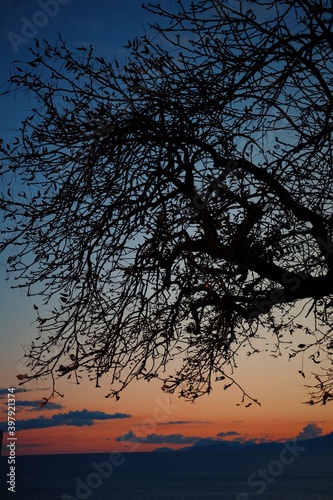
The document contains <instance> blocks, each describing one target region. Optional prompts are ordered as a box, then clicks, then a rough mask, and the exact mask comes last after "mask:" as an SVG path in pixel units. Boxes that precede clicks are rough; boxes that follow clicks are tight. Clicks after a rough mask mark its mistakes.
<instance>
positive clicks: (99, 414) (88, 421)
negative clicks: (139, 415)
mask: <svg viewBox="0 0 333 500" xmlns="http://www.w3.org/2000/svg"><path fill="white" fill-rule="evenodd" d="M131 416H132V415H129V414H127V413H113V414H110V413H105V412H103V411H89V410H86V409H84V410H80V411H78V410H77V411H69V412H68V413H57V414H55V415H52V417H44V416H41V417H38V418H29V419H26V420H19V419H18V420H17V421H16V430H18V431H20V430H27V429H45V428H47V427H57V426H59V425H72V426H75V427H84V426H92V425H95V420H99V421H102V420H114V419H119V418H130V417H131ZM6 424H7V422H1V423H0V427H5V426H6Z"/></svg>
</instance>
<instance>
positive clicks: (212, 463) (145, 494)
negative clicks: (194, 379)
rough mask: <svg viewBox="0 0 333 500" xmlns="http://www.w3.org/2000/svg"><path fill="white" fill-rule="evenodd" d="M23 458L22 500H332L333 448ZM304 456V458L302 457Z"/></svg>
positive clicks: (19, 470)
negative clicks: (253, 499) (254, 499)
mask: <svg viewBox="0 0 333 500" xmlns="http://www.w3.org/2000/svg"><path fill="white" fill-rule="evenodd" d="M282 450H283V448H281V451H280V452H278V451H277V450H274V451H272V450H271V451H263V450H262V451H260V452H258V451H256V452H254V451H245V452H244V451H240V450H228V451H223V452H221V451H219V452H205V451H203V452H200V453H193V452H183V453H181V452H176V453H173V452H169V453H168V452H165V453H163V452H155V453H154V452H141V453H118V454H117V453H110V454H108V453H93V454H90V453H89V454H66V455H24V456H18V457H17V462H16V488H15V493H13V492H10V491H8V489H7V486H6V481H7V478H6V474H8V463H7V457H1V460H0V480H1V486H0V498H1V499H7V498H12V499H15V500H203V499H205V500H210V499H211V500H214V499H220V500H224V499H226V500H231V499H233V500H247V499H252V498H258V499H262V500H265V499H267V500H268V499H269V500H281V499H283V500H332V498H333V460H332V458H333V450H305V451H297V450H296V451H294V453H293V452H292V450H291V451H290V450H289V451H288V450H287V451H286V452H284V453H283V454H282ZM297 455H298V456H297Z"/></svg>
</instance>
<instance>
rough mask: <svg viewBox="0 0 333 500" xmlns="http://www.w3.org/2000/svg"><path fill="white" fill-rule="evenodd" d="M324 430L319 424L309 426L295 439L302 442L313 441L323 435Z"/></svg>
mask: <svg viewBox="0 0 333 500" xmlns="http://www.w3.org/2000/svg"><path fill="white" fill-rule="evenodd" d="M322 431H323V429H322V428H321V427H318V425H317V424H308V425H306V426H305V427H303V430H302V431H301V432H300V433H299V434H298V436H296V438H295V439H297V440H299V441H302V440H304V439H313V438H316V437H318V436H320V435H321V433H322Z"/></svg>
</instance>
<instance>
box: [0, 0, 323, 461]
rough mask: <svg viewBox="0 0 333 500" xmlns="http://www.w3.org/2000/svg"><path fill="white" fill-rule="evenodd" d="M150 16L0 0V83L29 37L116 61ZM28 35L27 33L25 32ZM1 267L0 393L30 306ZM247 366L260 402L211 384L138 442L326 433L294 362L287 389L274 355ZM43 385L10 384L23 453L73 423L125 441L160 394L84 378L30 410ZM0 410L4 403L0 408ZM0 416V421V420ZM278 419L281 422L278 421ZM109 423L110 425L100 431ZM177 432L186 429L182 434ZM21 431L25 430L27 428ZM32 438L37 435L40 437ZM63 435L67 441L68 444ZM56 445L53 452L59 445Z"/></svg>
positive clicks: (1, 113)
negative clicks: (89, 48)
mask: <svg viewBox="0 0 333 500" xmlns="http://www.w3.org/2000/svg"><path fill="white" fill-rule="evenodd" d="M174 2H175V0H164V1H163V3H165V5H170V4H172V3H174ZM160 3H162V1H161V2H160ZM189 3H190V2H189ZM232 3H236V0H231V1H229V4H232ZM237 3H238V1H237ZM149 19H150V17H149V15H148V13H147V12H146V11H144V10H143V9H142V8H141V0H121V1H119V0H95V2H91V0H1V2H0V44H1V51H0V70H1V71H0V86H2V85H4V83H5V81H6V79H7V77H8V76H9V75H10V72H11V65H12V63H13V61H15V60H22V61H28V60H29V58H30V53H29V48H33V46H34V44H33V38H34V37H37V38H38V39H40V40H41V39H43V38H45V39H47V40H48V41H50V42H55V41H56V40H57V37H58V33H61V35H62V37H63V39H64V40H66V41H67V44H68V47H69V48H71V49H75V48H76V47H78V46H82V45H90V44H93V46H94V47H95V52H96V55H97V56H102V57H105V58H109V59H113V58H114V57H117V58H118V59H119V60H120V61H122V60H123V59H124V57H125V56H126V54H127V51H126V49H124V47H123V46H124V45H125V44H126V43H127V41H128V39H132V38H134V37H135V36H137V35H140V34H142V33H143V29H144V28H143V25H144V24H145V25H146V24H147V21H149ZM37 25H38V26H37ZM147 29H148V28H147ZM29 30H30V31H29ZM148 30H149V29H148ZM35 31H36V34H34V35H33V34H32V33H34V32H35ZM33 105H34V103H33V102H32V101H29V99H28V98H27V96H25V95H24V94H17V95H14V94H12V95H7V96H5V97H3V98H0V117H1V118H0V138H3V139H4V140H5V141H8V140H9V138H10V136H11V135H12V134H13V129H14V128H18V127H19V125H20V121H21V119H23V118H24V117H25V116H26V115H27V114H28V113H29V108H31V107H33ZM4 263H5V256H1V255H0V331H1V339H2V345H1V350H0V379H1V389H0V397H6V392H7V389H6V387H9V386H11V385H12V384H13V385H14V384H16V385H17V380H16V375H17V374H19V373H22V372H24V367H23V361H20V358H21V356H22V354H23V350H22V345H27V344H29V343H30V342H31V340H33V339H34V337H35V335H36V325H35V324H34V320H35V310H34V309H33V304H34V303H36V300H37V299H36V298H32V299H28V298H26V296H25V292H24V291H20V290H11V284H12V282H11V281H9V282H6V281H5V276H6V273H5V267H4ZM256 363H257V360H256V359H255V360H254V361H253V360H252V359H251V360H247V361H246V364H244V369H243V371H242V368H241V369H240V377H241V379H242V378H243V381H244V382H246V383H247V382H248V379H249V378H251V377H257V379H256V380H255V381H254V382H253V383H252V382H251V386H250V389H251V390H250V392H251V394H252V393H254V396H256V397H257V396H258V397H259V399H260V400H261V401H262V402H263V405H262V407H260V408H259V407H252V408H251V409H249V410H248V409H244V408H243V407H240V408H239V409H238V408H237V409H235V406H236V404H238V402H239V394H235V393H233V394H230V395H229V393H226V392H225V391H223V387H221V388H220V390H216V392H214V394H213V395H212V397H210V398H209V399H208V398H206V399H202V400H200V401H199V402H198V403H197V404H196V405H188V404H186V403H183V402H180V401H179V400H178V399H177V397H176V396H175V399H173V400H172V403H173V404H174V401H176V403H177V404H176V405H175V404H174V406H175V407H176V408H175V409H174V410H173V412H172V413H171V410H170V413H169V412H168V413H167V416H168V419H167V420H165V421H163V422H158V421H156V422H155V425H156V428H157V426H162V425H163V426H164V428H163V432H162V433H157V431H156V429H155V430H154V428H153V429H149V430H147V434H146V436H145V438H141V442H142V444H145V445H148V444H149V443H150V444H160V443H173V444H179V445H180V444H186V443H189V442H190V441H191V442H194V441H195V440H198V439H200V437H207V436H212V435H214V436H218V437H219V438H225V437H226V438H228V437H229V438H233V437H235V438H237V437H238V436H247V432H249V433H250V435H251V438H252V437H253V435H256V436H258V439H259V438H260V432H262V433H263V435H265V436H266V435H268V434H274V435H275V436H276V435H278V436H279V437H281V438H282V437H284V438H290V437H291V436H295V435H296V434H297V433H298V432H300V430H301V429H304V428H307V427H306V426H307V425H317V424H320V422H321V419H326V420H325V422H324V423H325V424H326V426H325V425H324V427H325V432H328V431H329V430H331V423H332V419H331V416H330V415H329V413H328V411H326V413H325V412H324V410H323V409H322V408H321V409H320V408H315V409H314V408H308V407H307V406H305V405H303V406H301V402H302V401H304V399H305V398H306V391H304V390H302V383H303V381H302V380H301V381H300V380H299V375H298V374H297V367H296V365H294V366H293V367H291V368H290V373H292V374H291V375H290V378H289V380H290V386H288V387H285V386H283V385H282V384H281V383H280V379H281V373H282V371H283V374H284V376H285V377H288V376H289V375H288V374H289V372H288V370H289V368H287V367H286V365H284V364H280V365H279V360H277V361H276V363H275V365H274V367H273V368H272V367H271V364H272V362H271V358H269V357H268V355H267V356H266V358H265V357H262V358H261V361H260V365H261V369H262V371H261V375H260V374H259V371H258V370H257V366H256ZM288 366H290V364H289V365H288ZM265 371H266V372H268V371H269V373H270V379H269V382H270V386H269V385H268V383H267V380H266V378H265V377H263V376H262V374H263V373H265ZM252 386H253V387H252ZM87 387H88V390H89V391H90V392H89V393H88V392H87ZM47 389H49V386H48V385H47V384H46V383H45V385H43V384H42V383H40V384H39V385H30V386H29V390H28V391H27V392H20V390H18V391H17V393H16V394H17V408H18V410H19V411H20V416H19V419H20V424H19V426H21V429H22V433H24V432H25V431H27V433H26V434H27V438H26V439H23V437H22V440H21V443H22V446H24V447H26V448H27V449H29V446H30V451H31V450H32V449H33V447H38V446H39V447H41V446H42V445H43V443H48V440H49V439H50V440H51V438H50V433H49V432H48V427H56V426H59V427H60V426H61V432H62V435H64V436H65V438H66V439H67V440H68V449H70V450H73V448H74V447H75V443H77V440H78V439H79V434H77V435H75V436H74V434H73V432H72V430H73V429H74V430H75V428H78V427H80V426H91V425H95V424H96V435H97V431H98V436H99V438H98V439H100V440H101V442H102V441H103V442H104V441H105V439H106V438H105V436H112V437H113V439H114V440H115V441H116V442H117V443H118V444H119V443H126V442H131V440H132V439H134V438H137V437H138V431H137V430H136V427H133V423H134V424H135V425H139V426H140V428H139V429H141V435H142V428H143V426H144V425H146V424H145V422H146V423H147V421H149V418H150V421H151V416H152V415H154V412H155V410H156V406H158V403H156V401H158V400H156V399H155V398H156V397H157V396H158V397H159V398H164V395H162V396H161V392H160V384H159V383H158V384H155V383H154V382H153V381H152V382H151V383H150V385H148V387H147V385H144V386H143V385H140V390H139V391H138V390H137V389H136V388H135V387H134V388H129V389H128V394H126V395H124V397H123V398H122V399H121V400H120V402H119V403H117V405H115V404H114V403H113V402H112V401H111V400H105V399H104V394H105V393H106V392H107V391H104V390H103V393H101V392H98V391H95V390H94V389H93V387H92V386H91V385H90V386H88V384H86V385H83V386H82V388H81V387H76V386H75V385H74V386H70V385H68V384H67V386H66V391H64V392H66V395H67V399H66V398H65V399H63V400H62V399H59V398H57V399H56V400H55V401H53V402H51V403H50V404H49V405H48V406H47V407H45V408H43V409H39V408H38V403H39V402H40V401H41V400H42V397H43V396H44V395H45V396H48V394H49V392H48V391H47ZM252 389H253V390H252ZM272 393H274V397H273V396H272ZM68 394H69V398H68ZM88 396H89V397H88ZM163 400H164V399H163ZM281 401H284V402H285V407H286V406H288V405H289V406H288V413H287V414H286V413H285V411H284V410H283V407H282V405H281ZM286 402H289V403H288V404H287V403H286ZM265 403H266V405H265ZM1 408H2V409H4V406H2V407H1ZM54 412H57V413H54ZM263 412H264V413H263ZM265 412H266V413H265ZM51 414H52V415H51ZM147 416H148V417H149V418H148V419H147V418H146V417H147ZM132 417H133V418H132ZM3 420H4V419H3V418H1V421H2V422H3ZM142 422H143V424H142ZM285 422H287V427H286V424H285ZM309 422H317V424H314V423H313V424H312V423H311V424H309ZM108 423H109V424H110V427H107V425H108ZM288 425H289V427H288ZM320 425H321V424H320ZM0 426H1V422H0ZM64 426H69V428H70V432H71V434H70V433H68V437H66V436H67V435H66V434H64V430H63V429H64ZM185 428H186V431H185V430H184V431H183V429H185ZM29 429H30V434H28V433H29ZM34 429H35V430H40V432H39V437H36V436H37V432H35V434H33V430H34ZM309 429H310V431H314V432H317V427H310V428H307V432H309ZM76 430H78V429H76ZM180 431H181V432H180ZM43 432H44V433H43ZM182 432H184V434H183V433H182ZM185 432H186V433H187V434H185ZM302 432H303V431H302ZM72 434H73V436H74V437H73V438H72ZM38 439H40V441H39V442H38V441H37V440H38ZM56 439H57V436H55V437H54V440H55V441H56ZM70 439H73V442H72V443H71V442H70ZM107 439H109V438H107ZM75 440H76V441H75ZM189 440H190V441H189ZM42 441H43V443H42ZM55 441H54V442H51V441H50V443H49V445H48V446H49V447H48V448H47V447H46V445H45V450H47V451H48V450H51V451H52V450H58V448H56V446H57V443H56V442H55ZM82 443H83V444H82V446H83V445H84V446H85V447H82V449H83V450H90V449H96V450H97V449H100V450H101V451H103V450H104V448H97V447H96V448H93V446H95V445H96V443H90V442H87V443H86V444H85V443H84V442H83V441H82ZM96 446H97V445H96ZM59 451H62V449H60V448H59ZM44 452H45V451H44ZM65 452H67V449H66V450H65Z"/></svg>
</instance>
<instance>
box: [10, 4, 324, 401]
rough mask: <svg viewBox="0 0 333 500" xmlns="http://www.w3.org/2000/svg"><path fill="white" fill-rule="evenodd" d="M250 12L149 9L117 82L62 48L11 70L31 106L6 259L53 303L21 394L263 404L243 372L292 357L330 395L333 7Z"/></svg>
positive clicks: (18, 157) (43, 46)
mask: <svg viewBox="0 0 333 500" xmlns="http://www.w3.org/2000/svg"><path fill="white" fill-rule="evenodd" d="M252 4H253V2H249V1H248V2H236V3H235V5H236V6H235V7H228V8H227V7H226V6H225V5H224V4H223V2H221V3H219V4H218V3H217V0H216V1H215V2H212V1H206V0H205V1H201V2H196V3H195V4H194V3H191V4H190V2H187V1H178V2H174V3H173V4H172V5H171V7H170V9H169V10H166V9H164V8H163V7H161V6H160V5H150V4H149V5H148V6H146V7H145V8H146V9H147V10H148V11H149V12H150V13H151V14H155V15H156V16H157V19H162V21H161V24H155V25H152V26H150V29H151V31H150V32H149V34H148V33H146V34H144V35H143V36H141V37H137V38H135V39H134V40H133V41H129V42H128V44H127V48H128V50H129V57H128V59H126V61H125V63H124V65H120V63H119V61H117V60H112V61H107V60H105V59H104V58H101V57H96V56H95V55H94V53H93V48H92V47H88V48H87V47H78V49H77V51H76V52H75V53H73V52H72V51H70V50H69V49H68V48H67V46H66V44H65V42H64V41H63V40H62V38H61V37H59V41H58V43H57V44H56V46H51V45H50V44H49V43H48V42H47V41H45V40H43V41H41V42H39V41H38V40H36V46H35V48H34V49H32V50H31V52H32V59H31V61H29V62H28V63H19V62H16V63H15V65H14V69H13V74H12V75H11V77H10V81H9V83H8V87H7V88H6V89H5V91H4V92H3V94H5V93H7V92H14V91H17V89H23V90H25V91H27V92H28V93H29V95H30V96H32V97H33V99H34V103H35V107H34V108H33V109H32V113H31V116H29V117H27V118H26V119H25V120H24V121H23V122H22V126H21V128H20V134H19V135H18V137H16V138H15V139H13V142H12V143H11V144H3V146H2V154H3V166H2V175H3V177H4V179H5V182H6V187H5V189H4V192H3V194H2V197H1V207H2V209H3V211H4V214H5V215H4V216H5V219H6V221H5V224H4V230H3V235H4V238H3V243H2V247H1V248H2V250H6V251H9V249H11V253H10V257H9V258H8V267H9V270H10V271H12V272H13V273H14V275H15V277H16V279H17V280H18V281H17V286H18V287H25V288H26V289H27V292H28V294H29V295H30V296H31V295H37V296H42V297H43V300H44V305H45V306H47V308H46V307H45V308H43V311H41V310H40V308H39V307H37V306H35V308H36V313H37V322H38V328H39V333H40V335H39V337H38V338H37V339H36V340H35V341H34V342H33V343H32V344H31V345H30V346H29V349H28V350H27V351H26V353H25V356H26V358H27V368H28V370H27V373H24V374H21V375H20V376H19V377H20V380H21V383H25V382H27V381H29V380H32V379H34V378H40V377H45V376H51V377H52V380H53V391H56V385H55V382H56V379H57V378H58V377H62V376H67V377H71V376H73V377H75V379H76V381H77V382H78V383H79V381H80V378H81V375H80V373H81V372H84V371H85V370H86V371H87V372H88V376H89V377H90V379H92V380H94V381H95V383H96V386H99V384H100V380H101V378H102V377H103V375H104V374H109V378H110V380H111V387H110V392H109V394H108V396H115V397H116V398H119V393H120V392H121V390H122V389H124V388H125V387H126V386H127V385H128V384H129V383H130V382H131V381H132V380H133V379H140V378H143V379H146V380H148V381H149V380H150V379H151V378H154V377H157V378H159V379H160V380H161V381H162V383H163V387H162V388H163V390H164V391H167V392H173V391H175V390H176V389H177V390H178V391H179V392H180V395H181V396H184V397H185V398H186V399H189V400H192V401H193V400H195V398H197V397H199V396H201V395H203V394H206V393H209V392H210V391H211V390H212V384H213V383H214V381H216V380H224V388H228V387H230V386H231V385H237V386H238V387H239V388H240V389H241V391H242V400H243V401H244V402H247V403H248V401H249V400H252V401H253V402H256V403H257V402H258V401H257V400H256V399H254V398H252V397H250V396H249V395H248V394H247V393H246V392H245V390H244V389H243V388H242V387H240V386H239V385H238V383H237V381H236V379H235V378H234V369H235V368H236V362H237V357H238V356H239V355H240V354H242V353H247V355H249V356H250V355H254V354H256V353H259V352H261V351H262V350H267V349H271V354H272V356H279V355H281V353H282V352H283V351H284V350H285V349H286V350H287V355H289V357H294V356H296V355H297V354H298V353H301V355H302V358H304V354H306V357H307V358H310V360H312V361H313V362H314V364H319V363H322V364H321V365H320V367H321V366H323V369H324V371H323V372H322V374H319V375H318V374H317V375H316V376H317V380H316V386H315V387H313V388H312V396H311V399H310V401H309V403H310V404H313V403H318V402H321V403H323V402H324V403H326V401H328V400H331V399H332V398H333V395H332V369H331V367H330V366H331V363H332V356H331V353H332V352H333V339H332V305H333V244H332V229H333V211H332V210H333V196H332V184H333V168H332V156H333V144H332V130H333V120H332V109H333V92H332V91H333V72H332V68H333V57H332V53H333V52H332V48H333V34H332V24H333V16H332V13H333V9H332V7H331V2H328V1H324V0H316V1H307V0H305V1H304V0H302V1H298V0H297V1H293V0H289V1H287V0H281V1H274V2H270V1H263V2H255V11H253V10H250V7H251V5H252ZM226 5H227V4H226ZM247 8H248V10H246V9H247ZM258 15H260V19H257V17H256V16H258ZM45 309H47V311H48V312H46V310H45ZM172 360H173V361H174V363H173V364H171V365H170V367H171V368H169V365H168V367H167V364H168V363H169V362H170V361H172ZM167 370H168V371H167ZM173 370H174V371H173ZM169 371H170V373H169ZM299 372H300V374H301V375H302V376H303V377H305V374H304V370H303V368H302V369H300V370H299ZM318 377H319V378H318ZM318 381H319V385H318V384H317V382H318ZM53 393H54V392H53ZM250 402H251V401H250Z"/></svg>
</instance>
